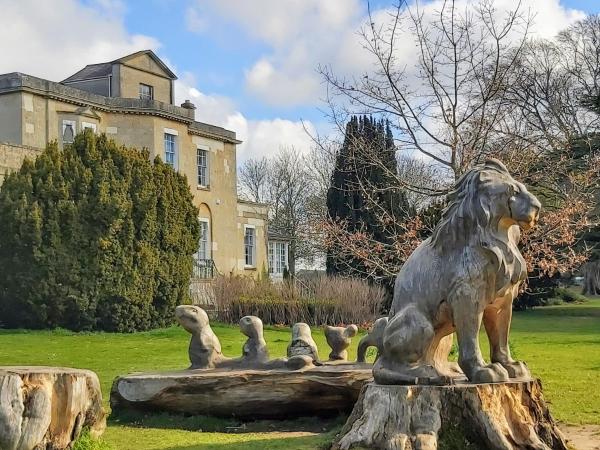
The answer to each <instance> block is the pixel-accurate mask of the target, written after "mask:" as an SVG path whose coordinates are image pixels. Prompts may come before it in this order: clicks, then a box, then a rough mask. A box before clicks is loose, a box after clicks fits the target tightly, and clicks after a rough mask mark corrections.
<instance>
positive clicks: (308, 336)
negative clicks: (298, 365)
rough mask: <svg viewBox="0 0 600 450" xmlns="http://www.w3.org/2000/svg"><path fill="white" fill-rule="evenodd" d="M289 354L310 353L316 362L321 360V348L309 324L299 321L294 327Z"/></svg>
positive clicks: (289, 355)
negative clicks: (313, 336) (318, 347)
mask: <svg viewBox="0 0 600 450" xmlns="http://www.w3.org/2000/svg"><path fill="white" fill-rule="evenodd" d="M287 355H288V357H292V356H300V355H308V356H310V357H311V358H312V360H313V361H314V362H317V361H318V360H319V350H318V349H317V344H316V342H315V341H314V339H313V338H312V333H311V331H310V327H309V326H308V325H307V324H305V323H302V322H299V323H295V324H294V326H293V327H292V342H291V343H290V345H288V348H287Z"/></svg>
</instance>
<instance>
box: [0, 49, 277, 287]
mask: <svg viewBox="0 0 600 450" xmlns="http://www.w3.org/2000/svg"><path fill="white" fill-rule="evenodd" d="M176 79H177V77H176V76H175V74H174V73H173V72H172V71H171V70H170V69H169V68H168V67H167V66H166V65H165V64H164V63H163V62H162V61H161V60H160V59H159V58H158V57H157V56H156V55H155V54H154V53H153V52H152V51H150V50H145V51H140V52H136V53H133V54H131V55H128V56H124V57H122V58H119V59H116V60H114V61H111V62H107V63H101V64H92V65H88V66H86V67H84V68H83V69H81V70H80V71H79V72H77V73H75V74H73V75H71V76H70V77H68V78H67V79H65V80H64V81H62V82H60V83H57V82H53V81H48V80H44V79H41V78H36V77H33V76H30V75H25V74H22V73H17V72H15V73H9V74H5V75H0V183H1V182H2V179H3V178H4V176H5V174H6V173H7V172H9V171H11V170H16V169H18V168H19V167H20V165H21V163H22V161H23V159H24V158H25V157H29V158H33V157H35V155H36V154H38V153H39V152H40V151H41V149H43V148H44V147H45V146H46V144H47V143H48V142H49V141H54V140H55V141H57V142H58V145H59V147H61V148H62V147H63V146H64V145H67V144H69V143H71V142H72V141H73V136H74V135H75V134H77V133H78V132H80V131H82V130H84V129H86V128H91V129H92V130H94V131H95V132H97V133H106V134H107V135H108V136H109V137H111V138H112V139H114V140H115V141H116V142H117V143H119V144H124V145H127V146H131V147H136V148H147V149H148V150H149V152H150V155H151V158H154V157H155V156H157V155H158V156H160V157H161V158H163V160H164V161H165V162H166V163H168V164H170V165H172V166H173V168H174V169H175V170H177V171H179V172H180V173H182V174H185V175H186V176H187V179H188V181H189V184H190V190H191V192H192V194H193V197H194V203H195V204H196V206H197V207H198V209H199V211H200V213H199V217H198V220H199V221H200V223H201V230H202V238H201V240H200V243H199V246H198V252H197V255H196V261H197V263H196V270H195V275H196V277H198V278H211V277H212V276H214V275H215V273H216V272H217V271H218V272H220V273H223V274H244V275H250V276H257V275H258V274H259V273H260V272H262V271H263V270H268V264H269V250H268V248H269V247H268V246H269V244H268V238H267V236H268V223H267V212H268V208H267V205H263V204H258V203H251V202H247V201H243V200H240V199H238V198H237V186H236V184H237V183H236V145H238V144H240V141H239V140H238V139H237V138H236V134H235V132H233V131H230V130H226V129H224V128H221V127H218V126H214V125H210V124H206V123H202V122H198V121H196V120H195V106H194V105H193V104H192V103H190V102H189V101H186V102H185V103H183V104H182V105H181V106H177V105H175V104H174V81H175V80H176ZM277 242H278V243H277V244H271V245H272V246H276V247H277V251H279V252H281V249H280V247H281V245H282V244H280V243H279V242H281V240H280V239H278V240H277ZM286 245H287V244H286ZM273 250H274V247H273V249H272V251H271V254H274V252H273ZM275 253H277V252H275ZM286 254H287V253H286ZM277 265H278V267H279V266H281V262H280V261H278V262H277ZM275 275H276V274H275Z"/></svg>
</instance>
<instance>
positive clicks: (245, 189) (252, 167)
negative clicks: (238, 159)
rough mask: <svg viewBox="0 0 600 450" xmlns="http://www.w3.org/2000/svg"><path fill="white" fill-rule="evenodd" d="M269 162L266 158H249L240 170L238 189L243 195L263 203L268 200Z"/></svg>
mask: <svg viewBox="0 0 600 450" xmlns="http://www.w3.org/2000/svg"><path fill="white" fill-rule="evenodd" d="M268 170H269V162H268V161H267V159H266V158H261V159H248V160H246V161H245V162H244V164H243V165H242V167H240V169H239V172H238V183H239V186H238V190H239V191H240V192H239V194H240V195H241V196H242V197H247V198H248V200H252V201H253V202H258V203H261V202H263V201H265V200H266V196H267V184H268Z"/></svg>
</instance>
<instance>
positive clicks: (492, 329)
mask: <svg viewBox="0 0 600 450" xmlns="http://www.w3.org/2000/svg"><path fill="white" fill-rule="evenodd" d="M512 300H513V299H512V295H510V296H507V298H505V299H503V301H502V302H501V303H500V304H499V305H497V306H496V305H490V306H488V307H487V308H486V309H485V311H484V314H483V323H484V325H485V331H486V333H487V335H488V339H489V341H490V358H491V361H492V363H499V364H501V365H502V367H504V368H505V369H506V371H507V372H508V374H509V376H510V377H511V378H529V377H531V374H530V372H529V369H528V368H527V366H526V365H525V363H523V362H521V361H515V360H514V359H513V358H512V356H511V354H510V347H509V344H508V336H509V330H510V322H511V320H512Z"/></svg>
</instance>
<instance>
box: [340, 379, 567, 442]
mask: <svg viewBox="0 0 600 450" xmlns="http://www.w3.org/2000/svg"><path fill="white" fill-rule="evenodd" d="M450 446H452V447H451V448H464V449H472V450H475V449H487V450H550V449H551V450H567V445H566V443H565V439H564V438H563V436H562V434H561V433H560V431H559V430H558V428H557V426H556V423H555V422H554V420H553V419H552V417H551V416H550V412H549V410H548V407H547V405H546V403H545V401H544V398H543V396H542V387H541V383H540V382H539V381H538V380H535V381H534V380H531V381H523V382H509V383H496V384H468V383H464V384H457V385H449V386H422V385H421V386H382V385H378V384H374V383H369V384H366V385H365V386H364V387H363V389H362V391H361V394H360V398H359V399H358V401H357V403H356V406H355V407H354V410H353V412H352V414H351V416H350V417H349V418H348V421H347V422H346V424H345V425H344V427H343V429H342V431H341V432H340V434H339V436H338V438H337V440H336V442H335V443H334V445H333V449H336V450H346V449H350V448H377V449H386V450H417V449H418V450H435V449H437V448H438V447H441V448H447V447H450Z"/></svg>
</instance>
